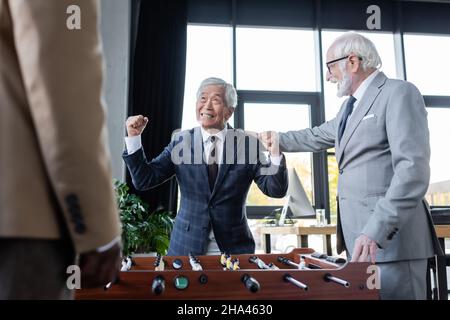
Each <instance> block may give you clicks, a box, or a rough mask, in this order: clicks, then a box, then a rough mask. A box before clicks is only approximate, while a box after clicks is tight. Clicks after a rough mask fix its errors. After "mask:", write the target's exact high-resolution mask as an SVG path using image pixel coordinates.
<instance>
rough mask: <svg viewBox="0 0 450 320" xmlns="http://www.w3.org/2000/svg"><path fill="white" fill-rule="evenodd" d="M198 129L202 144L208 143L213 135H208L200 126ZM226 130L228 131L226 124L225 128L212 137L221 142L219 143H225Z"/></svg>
mask: <svg viewBox="0 0 450 320" xmlns="http://www.w3.org/2000/svg"><path fill="white" fill-rule="evenodd" d="M200 129H201V131H202V138H203V143H205V142H207V141H208V139H209V138H210V137H211V136H212V135H213V134H210V133H209V132H208V131H206V130H205V129H203V127H202V126H200ZM227 130H228V128H227V124H225V127H224V128H223V129H222V130H221V131H219V132H217V133H216V134H214V136H216V137H217V138H218V139H219V140H221V141H225V137H226V135H227Z"/></svg>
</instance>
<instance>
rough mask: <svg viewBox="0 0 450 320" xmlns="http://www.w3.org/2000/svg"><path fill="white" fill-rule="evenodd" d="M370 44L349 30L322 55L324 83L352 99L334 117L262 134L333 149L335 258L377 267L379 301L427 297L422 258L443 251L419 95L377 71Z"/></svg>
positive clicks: (289, 145) (291, 145)
mask: <svg viewBox="0 0 450 320" xmlns="http://www.w3.org/2000/svg"><path fill="white" fill-rule="evenodd" d="M380 65H381V59H380V57H379V55H378V53H377V50H376V48H375V46H374V45H373V43H372V42H371V41H370V40H368V39H367V38H365V37H363V36H361V35H359V34H357V33H354V32H349V33H346V34H344V35H342V36H341V37H339V38H337V39H336V40H335V41H334V43H333V44H332V45H331V47H330V48H329V49H328V52H327V67H328V72H327V81H331V82H333V83H337V87H338V96H340V97H341V96H349V99H347V100H346V101H345V102H344V104H343V105H342V108H341V110H340V111H339V113H338V114H337V116H336V118H334V119H332V120H330V121H328V122H326V123H324V124H322V125H320V126H318V127H315V128H312V129H305V130H300V131H290V132H287V133H280V134H279V136H278V135H277V134H276V133H271V134H270V135H269V134H267V133H263V134H261V139H262V141H263V143H265V144H268V143H269V144H270V143H271V144H276V143H277V141H276V140H277V139H279V144H280V149H281V150H283V151H289V152H297V151H310V152H319V151H322V150H326V149H328V148H332V147H335V148H336V159H337V162H338V166H339V184H338V195H339V196H338V198H339V202H338V203H339V214H338V234H337V235H338V237H337V239H338V243H337V249H338V252H341V251H343V250H344V249H346V250H347V254H348V256H349V258H351V260H352V261H372V262H377V265H378V266H379V267H380V272H381V290H380V292H381V298H382V299H425V297H426V272H427V259H428V258H429V257H431V256H433V254H434V253H435V252H437V253H440V247H439V244H438V243H437V239H436V235H435V232H434V228H433V227H432V222H431V218H430V215H429V213H428V210H427V209H426V208H427V205H426V203H425V200H424V199H423V197H424V195H425V193H426V191H427V188H428V182H429V175H430V168H429V158H430V146H429V133H428V124H427V112H426V110H425V105H424V101H423V98H422V96H421V94H420V92H419V90H418V89H417V88H416V87H415V86H414V85H412V84H411V83H408V82H406V81H400V80H393V79H388V78H387V77H386V76H385V75H384V74H383V73H382V72H380V71H379V70H378V67H379V66H380Z"/></svg>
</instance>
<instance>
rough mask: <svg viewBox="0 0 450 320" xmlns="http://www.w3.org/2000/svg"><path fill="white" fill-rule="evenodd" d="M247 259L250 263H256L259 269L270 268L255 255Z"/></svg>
mask: <svg viewBox="0 0 450 320" xmlns="http://www.w3.org/2000/svg"><path fill="white" fill-rule="evenodd" d="M248 261H249V262H250V263H254V264H256V265H257V266H258V268H259V269H272V268H271V267H270V266H268V265H267V264H266V263H265V262H264V261H262V260H261V259H260V258H258V257H257V256H252V257H250V258H248Z"/></svg>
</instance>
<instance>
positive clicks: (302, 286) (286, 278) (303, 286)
mask: <svg viewBox="0 0 450 320" xmlns="http://www.w3.org/2000/svg"><path fill="white" fill-rule="evenodd" d="M283 280H284V281H287V282H290V283H292V284H293V285H294V286H297V287H299V288H300V289H303V290H305V291H308V286H307V285H306V284H304V283H303V282H300V281H298V280H296V279H294V278H293V277H292V276H291V275H290V274H289V273H286V274H285V275H284V276H283Z"/></svg>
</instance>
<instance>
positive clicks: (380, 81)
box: [336, 72, 387, 164]
mask: <svg viewBox="0 0 450 320" xmlns="http://www.w3.org/2000/svg"><path fill="white" fill-rule="evenodd" d="M386 80H387V77H386V76H385V75H384V73H383V72H380V73H379V74H378V75H377V76H376V77H375V79H373V81H372V83H371V84H370V85H369V87H368V88H367V91H366V92H365V94H364V96H363V97H362V98H361V101H360V102H359V103H358V107H357V108H356V110H355V111H354V113H353V114H352V115H351V118H350V119H348V122H347V126H346V128H345V131H344V134H343V135H342V139H341V143H340V144H339V145H338V148H337V152H336V158H337V161H338V164H340V163H341V160H342V154H343V152H344V149H345V147H346V146H347V144H348V142H349V140H350V138H351V137H352V136H353V133H354V132H355V130H356V128H357V127H358V125H359V124H360V122H361V120H362V118H364V116H365V115H366V114H367V112H368V111H369V109H370V108H371V107H372V105H373V103H374V101H375V99H376V98H377V96H378V94H379V93H380V91H381V87H382V86H383V85H384V83H385V82H386ZM342 115H343V113H341V116H340V118H342ZM339 122H340V119H339Z"/></svg>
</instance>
